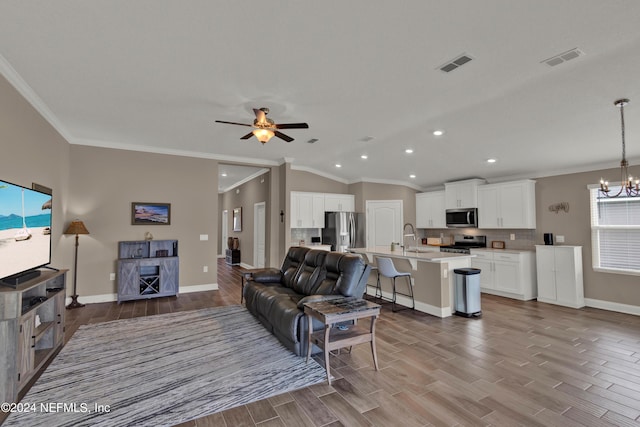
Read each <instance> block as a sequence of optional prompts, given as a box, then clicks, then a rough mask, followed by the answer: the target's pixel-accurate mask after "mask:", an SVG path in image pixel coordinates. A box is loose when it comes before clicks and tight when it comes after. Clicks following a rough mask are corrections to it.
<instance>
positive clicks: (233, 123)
mask: <svg viewBox="0 0 640 427" xmlns="http://www.w3.org/2000/svg"><path fill="white" fill-rule="evenodd" d="M216 123H226V124H228V125H238V126H249V127H253V125H248V124H246V123H237V122H225V121H224V120H216Z"/></svg>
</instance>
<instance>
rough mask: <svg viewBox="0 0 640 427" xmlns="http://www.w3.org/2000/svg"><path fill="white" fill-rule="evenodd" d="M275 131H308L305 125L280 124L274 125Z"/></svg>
mask: <svg viewBox="0 0 640 427" xmlns="http://www.w3.org/2000/svg"><path fill="white" fill-rule="evenodd" d="M276 129H309V125H308V124H306V123H280V124H277V125H276Z"/></svg>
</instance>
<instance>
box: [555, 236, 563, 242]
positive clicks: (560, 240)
mask: <svg viewBox="0 0 640 427" xmlns="http://www.w3.org/2000/svg"><path fill="white" fill-rule="evenodd" d="M556 242H558V243H564V236H556Z"/></svg>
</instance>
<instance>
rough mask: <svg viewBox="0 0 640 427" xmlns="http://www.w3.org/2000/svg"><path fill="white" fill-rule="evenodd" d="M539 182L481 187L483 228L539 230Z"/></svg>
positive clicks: (480, 226) (480, 208) (479, 225)
mask: <svg viewBox="0 0 640 427" xmlns="http://www.w3.org/2000/svg"><path fill="white" fill-rule="evenodd" d="M535 184H536V182H535V181H532V180H522V181H514V182H503V183H499V184H487V185H480V186H479V187H478V227H479V228H536V191H535Z"/></svg>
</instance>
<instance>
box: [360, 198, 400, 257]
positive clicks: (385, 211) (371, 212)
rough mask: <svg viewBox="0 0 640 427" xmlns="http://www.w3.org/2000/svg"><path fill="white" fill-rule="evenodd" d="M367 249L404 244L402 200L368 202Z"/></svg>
mask: <svg viewBox="0 0 640 427" xmlns="http://www.w3.org/2000/svg"><path fill="white" fill-rule="evenodd" d="M366 215H367V247H375V246H386V247H389V246H391V242H402V218H403V216H402V200H367V201H366Z"/></svg>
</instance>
